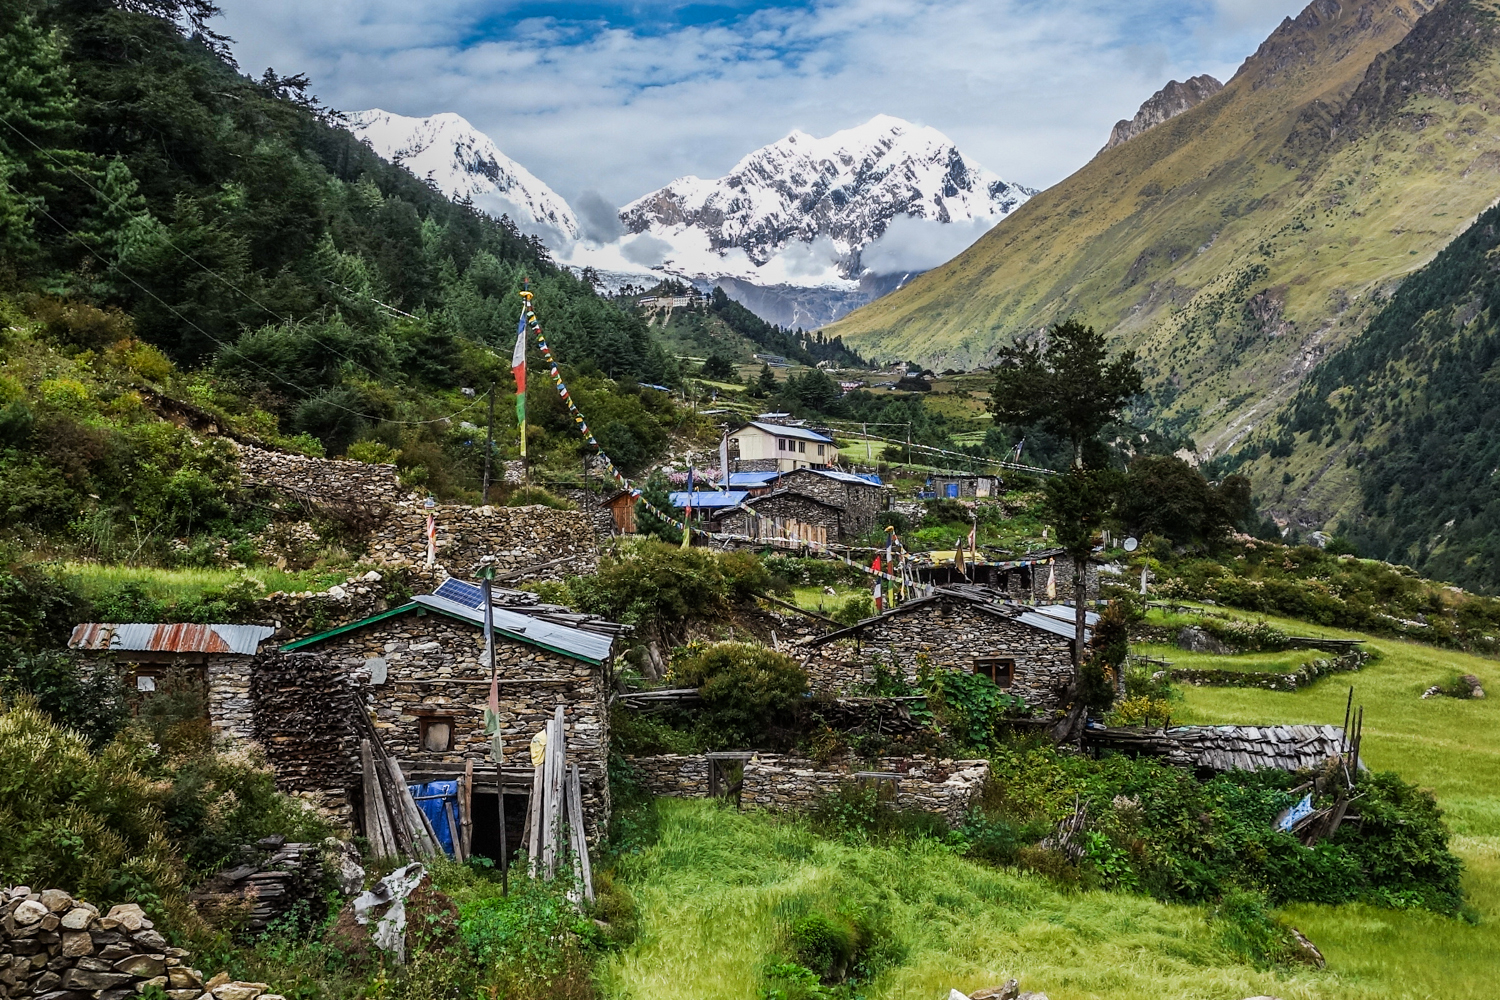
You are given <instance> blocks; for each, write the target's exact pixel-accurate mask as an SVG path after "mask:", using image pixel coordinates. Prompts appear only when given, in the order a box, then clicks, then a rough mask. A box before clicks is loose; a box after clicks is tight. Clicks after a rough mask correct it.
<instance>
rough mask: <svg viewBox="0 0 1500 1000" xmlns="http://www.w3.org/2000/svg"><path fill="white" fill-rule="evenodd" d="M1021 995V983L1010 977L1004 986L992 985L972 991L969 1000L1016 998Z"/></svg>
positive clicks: (1010, 999)
mask: <svg viewBox="0 0 1500 1000" xmlns="http://www.w3.org/2000/svg"><path fill="white" fill-rule="evenodd" d="M1020 995H1021V986H1020V984H1019V983H1017V982H1016V981H1015V980H1014V979H1008V980H1006V981H1005V985H1003V986H991V987H988V988H987V989H982V990H978V991H977V992H974V993H970V994H969V1000H1016V997H1018V996H1020Z"/></svg>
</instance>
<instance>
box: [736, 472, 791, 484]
mask: <svg viewBox="0 0 1500 1000" xmlns="http://www.w3.org/2000/svg"><path fill="white" fill-rule="evenodd" d="M779 475H781V473H779V472H731V473H730V474H729V485H730V486H764V485H766V484H767V483H769V482H771V481H772V480H774V479H775V478H776V477H777V476H779Z"/></svg>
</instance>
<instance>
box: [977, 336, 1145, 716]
mask: <svg viewBox="0 0 1500 1000" xmlns="http://www.w3.org/2000/svg"><path fill="white" fill-rule="evenodd" d="M1143 388H1144V382H1143V380H1142V378H1141V373H1140V370H1139V369H1138V368H1137V367H1136V362H1135V352H1134V351H1125V352H1123V353H1121V354H1120V355H1119V356H1118V357H1116V358H1114V359H1111V358H1110V357H1109V353H1108V351H1107V350H1106V349H1105V346H1104V337H1103V336H1102V335H1101V334H1099V333H1096V332H1095V331H1094V328H1093V327H1089V326H1084V325H1083V324H1081V323H1078V322H1076V321H1074V320H1068V321H1067V322H1065V323H1059V324H1058V325H1057V326H1054V327H1053V328H1052V330H1051V333H1050V336H1049V337H1048V339H1047V342H1046V343H1045V344H1042V343H1029V344H1016V345H1013V346H1011V347H1007V348H1005V349H1004V350H1003V351H1001V353H1000V369H999V371H998V372H997V373H996V376H995V384H994V387H993V389H992V390H991V402H990V408H991V411H992V412H993V413H994V414H995V420H996V422H997V423H1002V424H1009V425H1011V426H1014V427H1017V428H1028V427H1038V426H1039V427H1042V428H1044V429H1046V430H1049V431H1051V432H1053V433H1055V434H1057V435H1059V436H1060V437H1063V438H1065V439H1066V440H1067V441H1068V442H1069V443H1070V444H1071V445H1072V449H1073V463H1072V466H1071V467H1070V468H1069V469H1068V471H1067V472H1066V473H1065V474H1063V475H1061V476H1056V477H1053V478H1052V479H1050V480H1048V482H1047V513H1048V520H1049V521H1050V522H1051V524H1052V526H1053V528H1054V529H1055V530H1056V532H1057V541H1058V544H1059V545H1060V546H1062V548H1063V550H1064V551H1066V552H1067V554H1068V556H1069V557H1070V558H1071V559H1072V560H1073V604H1074V611H1075V614H1074V637H1073V665H1074V668H1075V670H1074V681H1073V684H1072V685H1071V686H1070V688H1069V692H1068V696H1069V698H1068V700H1070V701H1072V703H1073V705H1072V708H1071V709H1070V710H1069V712H1068V713H1067V715H1066V717H1065V718H1064V719H1063V720H1062V721H1061V722H1060V724H1059V726H1058V727H1057V729H1055V730H1054V734H1055V735H1056V736H1058V737H1059V738H1068V737H1071V736H1072V735H1074V734H1075V733H1076V731H1077V728H1078V726H1079V725H1081V723H1082V721H1083V714H1084V712H1085V710H1086V709H1087V708H1088V705H1087V704H1086V701H1085V699H1084V698H1083V697H1082V690H1083V689H1082V687H1081V684H1080V682H1081V679H1082V678H1081V671H1082V667H1083V658H1084V648H1085V647H1084V634H1085V626H1086V623H1087V618H1086V614H1087V602H1086V600H1085V594H1086V592H1087V591H1086V588H1085V583H1086V580H1087V574H1086V570H1087V567H1088V559H1089V555H1090V554H1091V553H1092V552H1093V545H1094V534H1095V532H1097V531H1098V530H1099V529H1100V528H1101V527H1103V524H1104V519H1105V518H1106V517H1107V516H1108V515H1109V512H1110V510H1111V508H1112V507H1113V505H1114V500H1115V496H1116V494H1117V492H1118V491H1119V483H1120V476H1119V474H1118V473H1117V472H1115V471H1114V470H1112V469H1110V468H1108V467H1107V465H1106V464H1105V461H1104V449H1103V447H1102V446H1100V444H1099V433H1100V432H1101V431H1102V430H1104V428H1105V427H1107V426H1108V425H1109V424H1111V423H1113V422H1114V421H1115V420H1117V419H1118V418H1119V416H1120V413H1121V411H1122V410H1123V409H1124V408H1125V405H1126V404H1127V403H1128V402H1130V400H1131V399H1132V398H1133V397H1134V396H1136V395H1137V394H1138V393H1140V392H1141V390H1142V389H1143ZM1090 446H1092V447H1090ZM1090 687H1091V688H1096V687H1098V686H1097V685H1090Z"/></svg>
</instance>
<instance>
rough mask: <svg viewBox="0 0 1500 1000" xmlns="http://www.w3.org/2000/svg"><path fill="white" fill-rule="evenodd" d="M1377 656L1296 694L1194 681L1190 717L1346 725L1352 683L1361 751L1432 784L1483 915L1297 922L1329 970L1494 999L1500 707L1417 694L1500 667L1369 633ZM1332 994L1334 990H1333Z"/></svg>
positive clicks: (1499, 887) (1312, 915) (1424, 993)
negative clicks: (1471, 920) (1359, 708)
mask: <svg viewBox="0 0 1500 1000" xmlns="http://www.w3.org/2000/svg"><path fill="white" fill-rule="evenodd" d="M1267 620H1268V621H1271V622H1272V623H1273V624H1279V625H1285V626H1287V627H1296V628H1298V629H1303V630H1313V634H1318V635H1330V636H1334V635H1336V636H1347V637H1356V638H1357V637H1359V636H1357V635H1356V634H1355V633H1341V632H1337V631H1335V630H1331V629H1315V628H1314V627H1313V626H1309V625H1305V624H1303V623H1300V622H1290V621H1287V622H1283V621H1281V620H1278V619H1275V618H1270V619H1267ZM1369 647H1370V648H1371V649H1374V650H1377V651H1379V652H1380V653H1381V659H1380V660H1379V661H1378V662H1376V663H1375V664H1374V665H1373V666H1370V667H1368V668H1366V669H1365V670H1363V671H1361V672H1360V673H1358V674H1352V675H1344V676H1339V677H1334V678H1331V679H1328V680H1325V681H1322V682H1321V683H1318V684H1316V685H1314V686H1312V687H1311V688H1308V689H1306V690H1303V691H1299V692H1297V693H1296V694H1287V693H1281V692H1273V691H1260V690H1253V689H1248V688H1187V689H1186V704H1185V705H1184V706H1181V707H1179V708H1178V709H1177V713H1178V715H1177V716H1174V718H1176V717H1180V718H1181V720H1182V721H1184V722H1241V723H1252V722H1265V721H1267V720H1287V721H1296V722H1317V723H1324V722H1327V723H1334V724H1336V725H1337V724H1341V723H1342V722H1343V719H1344V705H1345V699H1346V698H1347V696H1348V691H1349V686H1350V685H1351V684H1352V685H1353V686H1354V701H1355V704H1356V705H1361V704H1362V705H1364V706H1365V742H1364V746H1363V749H1362V755H1363V756H1364V758H1365V760H1366V761H1367V762H1368V763H1369V765H1370V766H1371V767H1373V768H1376V769H1378V770H1394V771H1397V772H1399V773H1400V774H1401V775H1402V776H1404V777H1405V778H1407V779H1408V780H1411V781H1415V782H1417V783H1418V784H1420V785H1422V786H1424V787H1428V788H1431V789H1432V790H1433V791H1434V792H1436V793H1437V796H1438V801H1439V802H1440V803H1441V804H1442V806H1443V808H1444V809H1445V810H1446V811H1447V820H1448V823H1449V825H1450V827H1451V828H1452V829H1453V831H1454V833H1455V838H1454V847H1455V850H1456V851H1457V853H1458V854H1459V855H1460V857H1462V858H1463V860H1464V863H1465V864H1466V865H1467V866H1468V868H1469V872H1468V874H1467V876H1466V877H1465V879H1464V885H1465V889H1466V890H1467V891H1468V892H1469V894H1470V897H1471V900H1472V902H1473V903H1474V905H1475V906H1476V907H1477V908H1478V909H1479V911H1480V913H1481V915H1482V917H1483V922H1482V924H1481V925H1480V926H1478V927H1468V926H1466V925H1463V924H1460V923H1457V922H1455V921H1450V920H1444V919H1442V918H1433V917H1431V916H1428V915H1426V914H1412V913H1400V912H1394V911H1390V910H1380V909H1375V908H1371V907H1366V906H1344V907H1327V906H1312V905H1301V906H1295V907H1292V908H1291V909H1290V911H1289V912H1290V915H1291V917H1292V919H1293V920H1294V921H1295V922H1296V923H1297V925H1298V926H1299V927H1301V928H1302V929H1303V930H1304V931H1305V932H1306V933H1307V934H1308V936H1309V937H1311V938H1312V939H1313V940H1314V941H1316V942H1318V945H1319V946H1320V947H1321V948H1323V950H1324V953H1325V954H1326V955H1327V956H1328V958H1329V961H1330V963H1331V965H1332V967H1334V968H1336V969H1339V970H1341V971H1344V972H1347V973H1348V974H1350V975H1354V976H1358V977H1359V978H1361V979H1365V978H1368V979H1369V980H1372V981H1385V982H1390V983H1391V984H1392V985H1393V988H1394V987H1396V986H1397V985H1398V984H1409V988H1410V989H1411V990H1412V992H1410V993H1409V994H1408V993H1399V992H1398V993H1393V994H1392V995H1394V996H1407V995H1410V996H1414V997H1434V998H1439V997H1441V998H1444V1000H1449V998H1453V1000H1458V998H1470V997H1473V998H1479V997H1492V996H1494V995H1495V993H1496V987H1495V983H1496V981H1497V977H1500V727H1497V725H1496V721H1497V719H1496V716H1497V714H1500V706H1497V704H1496V703H1495V701H1493V700H1485V701H1453V700H1451V699H1447V698H1434V699H1428V700H1426V701H1424V700H1422V699H1421V698H1420V697H1419V695H1420V694H1421V692H1422V691H1423V690H1425V689H1426V688H1427V687H1429V686H1431V685H1433V684H1435V683H1437V682H1439V681H1441V680H1444V679H1445V678H1446V677H1447V676H1448V675H1449V674H1450V673H1452V672H1453V671H1461V672H1463V673H1473V674H1476V675H1478V676H1479V677H1480V678H1481V679H1482V680H1483V681H1484V683H1485V684H1486V686H1490V685H1497V684H1500V662H1496V661H1494V660H1488V659H1482V658H1480V657H1475V656H1468V655H1465V654H1463V653H1455V652H1451V651H1448V650H1438V649H1433V648H1431V647H1427V646H1421V645H1417V644H1415V643H1408V642H1398V641H1395V640H1389V639H1371V640H1370V641H1369ZM1330 995H1334V994H1330Z"/></svg>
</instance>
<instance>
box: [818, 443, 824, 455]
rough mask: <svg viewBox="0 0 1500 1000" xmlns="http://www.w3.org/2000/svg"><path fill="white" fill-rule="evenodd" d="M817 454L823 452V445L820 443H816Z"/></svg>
mask: <svg viewBox="0 0 1500 1000" xmlns="http://www.w3.org/2000/svg"><path fill="white" fill-rule="evenodd" d="M818 454H819V455H821V454H823V446H822V445H818Z"/></svg>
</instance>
